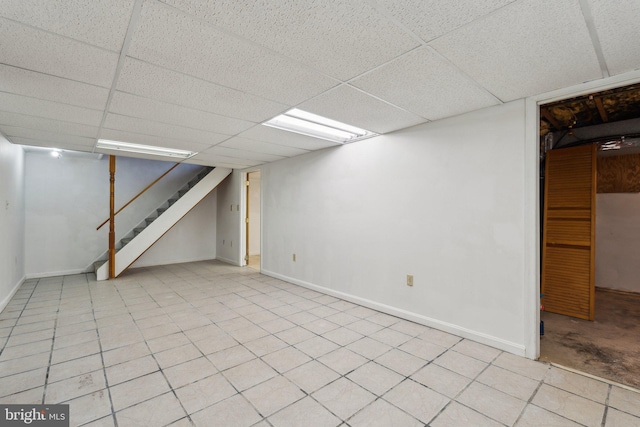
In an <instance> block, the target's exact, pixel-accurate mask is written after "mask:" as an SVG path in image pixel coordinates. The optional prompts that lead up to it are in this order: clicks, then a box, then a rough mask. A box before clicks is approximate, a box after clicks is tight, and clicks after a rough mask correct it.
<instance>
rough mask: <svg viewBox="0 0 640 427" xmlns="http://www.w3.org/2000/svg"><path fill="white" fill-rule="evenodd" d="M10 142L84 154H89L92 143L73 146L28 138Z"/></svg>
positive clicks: (13, 139) (15, 138)
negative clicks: (82, 152)
mask: <svg viewBox="0 0 640 427" xmlns="http://www.w3.org/2000/svg"><path fill="white" fill-rule="evenodd" d="M11 142H13V143H14V144H21V145H29V146H33V147H45V148H58V149H61V150H73V151H84V152H90V151H91V150H92V148H93V141H92V142H91V144H89V145H86V144H73V143H70V142H66V141H65V142H58V143H51V142H49V141H44V140H39V139H30V138H21V137H18V136H16V137H13V138H11Z"/></svg>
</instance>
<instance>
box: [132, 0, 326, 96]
mask: <svg viewBox="0 0 640 427" xmlns="http://www.w3.org/2000/svg"><path fill="white" fill-rule="evenodd" d="M168 28H171V29H178V28H179V31H175V30H174V31H172V32H171V36H170V37H167V29H168ZM194 46H198V47H205V46H206V48H201V49H197V48H196V49H194ZM128 54H129V56H132V57H136V58H139V59H142V60H145V61H147V62H151V63H153V64H157V65H160V66H163V67H166V68H169V69H172V70H175V71H180V72H182V73H185V74H189V75H192V76H196V77H199V78H201V79H204V80H207V81H210V82H214V83H217V84H220V85H223V86H228V87H231V88H235V89H238V90H242V91H244V92H247V93H251V94H253V95H257V96H261V97H263V98H266V99H271V100H273V101H277V102H281V103H286V104H288V105H293V104H297V103H299V102H301V101H302V100H304V99H306V98H308V97H311V96H314V95H317V94H319V93H321V92H323V91H325V90H326V89H328V88H330V87H333V86H335V85H336V84H337V82H336V81H335V80H333V79H331V78H328V77H326V76H323V75H322V74H319V73H317V72H314V71H312V70H310V69H308V68H306V67H303V66H301V65H299V64H297V63H296V62H294V61H291V60H289V59H287V58H284V57H282V56H281V55H277V54H275V53H273V52H269V51H268V50H265V49H262V48H260V47H259V46H256V45H255V44H253V43H247V42H246V41H242V40H240V39H238V38H237V37H234V36H232V35H229V34H226V33H224V32H220V31H218V30H216V29H215V28H213V27H211V26H210V25H208V24H205V23H203V22H201V21H199V20H197V19H193V18H192V17H189V16H186V15H185V14H183V13H181V12H179V11H178V10H175V9H173V8H169V7H167V6H163V5H159V4H158V3H155V2H147V3H145V5H144V7H143V10H142V13H141V16H140V21H139V25H138V27H137V29H136V31H135V34H134V37H133V39H132V42H131V46H130V49H129V52H128Z"/></svg>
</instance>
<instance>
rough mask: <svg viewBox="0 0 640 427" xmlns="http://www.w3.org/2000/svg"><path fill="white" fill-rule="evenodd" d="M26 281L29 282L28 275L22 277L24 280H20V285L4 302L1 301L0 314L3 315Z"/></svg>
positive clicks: (15, 287)
mask: <svg viewBox="0 0 640 427" xmlns="http://www.w3.org/2000/svg"><path fill="white" fill-rule="evenodd" d="M26 281H27V276H26V275H25V276H22V278H21V279H20V280H18V283H17V284H16V285H15V286H14V287H13V288H12V289H11V291H10V292H9V294H8V295H7V296H6V297H5V298H4V299H3V300H2V301H0V313H2V312H3V311H4V309H5V308H6V307H7V305H9V302H11V298H13V296H14V295H15V294H16V292H18V289H20V287H21V286H22V285H23V284H24V282H26Z"/></svg>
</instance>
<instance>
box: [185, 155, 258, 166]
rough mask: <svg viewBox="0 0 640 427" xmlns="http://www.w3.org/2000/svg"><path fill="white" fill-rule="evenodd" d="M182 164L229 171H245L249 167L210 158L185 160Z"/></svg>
mask: <svg viewBox="0 0 640 427" xmlns="http://www.w3.org/2000/svg"><path fill="white" fill-rule="evenodd" d="M183 163H189V164H192V165H201V166H215V167H218V168H229V169H245V168H248V167H250V166H251V165H243V164H239V163H227V162H223V161H220V160H217V161H214V160H212V158H206V159H205V158H194V157H191V158H190V159H187V160H185V161H184V162H183Z"/></svg>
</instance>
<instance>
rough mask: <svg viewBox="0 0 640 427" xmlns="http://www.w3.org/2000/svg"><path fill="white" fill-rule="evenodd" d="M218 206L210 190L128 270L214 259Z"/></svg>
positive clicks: (214, 194)
mask: <svg viewBox="0 0 640 427" xmlns="http://www.w3.org/2000/svg"><path fill="white" fill-rule="evenodd" d="M217 206H218V204H217V190H213V192H211V193H210V194H209V195H208V196H207V197H205V198H204V199H202V201H201V202H200V203H198V204H197V205H196V207H195V208H193V210H192V211H191V212H189V213H188V214H187V216H186V217H185V218H184V220H183V221H180V222H178V223H177V224H176V225H175V226H174V227H173V228H172V229H171V230H169V231H168V232H167V234H165V235H164V236H162V238H161V239H160V240H158V241H157V242H156V243H155V244H154V245H153V246H151V248H149V250H148V251H147V252H145V253H144V254H143V255H142V256H141V257H140V258H139V259H138V260H137V261H136V262H135V263H134V264H133V265H132V266H131V268H136V267H145V266H150V265H161V264H175V263H180V262H192V261H203V260H210V259H215V258H216V216H217Z"/></svg>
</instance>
